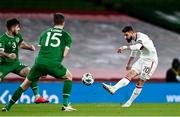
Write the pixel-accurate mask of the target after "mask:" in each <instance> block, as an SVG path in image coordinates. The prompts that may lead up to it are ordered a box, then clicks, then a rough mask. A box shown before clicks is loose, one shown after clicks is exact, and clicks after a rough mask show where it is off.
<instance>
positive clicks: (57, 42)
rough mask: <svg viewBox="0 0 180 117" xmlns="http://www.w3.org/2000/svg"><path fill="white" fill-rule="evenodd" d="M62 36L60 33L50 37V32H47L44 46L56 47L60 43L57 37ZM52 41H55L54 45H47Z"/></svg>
mask: <svg viewBox="0 0 180 117" xmlns="http://www.w3.org/2000/svg"><path fill="white" fill-rule="evenodd" d="M60 36H62V34H61V33H53V35H51V32H48V33H47V38H46V43H45V46H49V45H50V46H52V47H58V46H59V45H60V43H61V41H60V39H59V37H60ZM50 39H51V40H54V41H56V43H52V42H51V43H49V40H50Z"/></svg>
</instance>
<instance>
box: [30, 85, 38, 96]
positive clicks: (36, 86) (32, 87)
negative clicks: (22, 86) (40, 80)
mask: <svg viewBox="0 0 180 117" xmlns="http://www.w3.org/2000/svg"><path fill="white" fill-rule="evenodd" d="M31 89H32V91H33V94H34V96H35V97H39V96H40V95H39V87H38V85H37V82H32V83H31Z"/></svg>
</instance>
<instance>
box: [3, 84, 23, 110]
mask: <svg viewBox="0 0 180 117" xmlns="http://www.w3.org/2000/svg"><path fill="white" fill-rule="evenodd" d="M23 92H24V90H23V89H22V88H21V87H19V88H18V89H17V90H16V91H15V93H14V94H13V96H12V98H11V100H10V101H9V103H8V104H7V105H6V109H7V110H8V111H9V110H10V108H11V106H12V105H14V103H15V102H16V101H17V100H18V99H19V98H20V97H21V94H22V93H23Z"/></svg>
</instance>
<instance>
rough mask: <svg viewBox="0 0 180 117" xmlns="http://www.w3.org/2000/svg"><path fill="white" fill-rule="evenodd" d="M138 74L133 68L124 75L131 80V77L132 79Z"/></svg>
mask: <svg viewBox="0 0 180 117" xmlns="http://www.w3.org/2000/svg"><path fill="white" fill-rule="evenodd" d="M137 75H138V74H137V73H136V72H135V71H134V70H130V71H129V72H128V74H127V75H126V77H127V78H128V79H129V80H131V79H133V78H134V77H136V76H137Z"/></svg>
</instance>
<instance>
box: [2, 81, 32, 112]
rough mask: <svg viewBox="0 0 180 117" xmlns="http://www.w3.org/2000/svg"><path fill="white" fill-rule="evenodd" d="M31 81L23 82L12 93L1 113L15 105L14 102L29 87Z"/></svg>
mask: <svg viewBox="0 0 180 117" xmlns="http://www.w3.org/2000/svg"><path fill="white" fill-rule="evenodd" d="M30 85H31V81H29V80H28V79H27V78H26V79H25V80H24V82H23V83H22V84H21V86H20V87H19V88H18V89H17V90H16V91H15V92H14V94H13V95H12V98H11V100H10V101H9V102H8V103H7V104H6V106H5V108H2V111H9V110H10V109H11V107H12V105H14V104H15V103H16V101H17V100H18V99H19V98H20V97H21V95H22V93H23V92H24V91H25V90H26V89H28V87H30Z"/></svg>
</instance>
